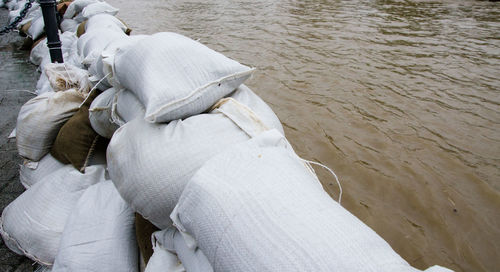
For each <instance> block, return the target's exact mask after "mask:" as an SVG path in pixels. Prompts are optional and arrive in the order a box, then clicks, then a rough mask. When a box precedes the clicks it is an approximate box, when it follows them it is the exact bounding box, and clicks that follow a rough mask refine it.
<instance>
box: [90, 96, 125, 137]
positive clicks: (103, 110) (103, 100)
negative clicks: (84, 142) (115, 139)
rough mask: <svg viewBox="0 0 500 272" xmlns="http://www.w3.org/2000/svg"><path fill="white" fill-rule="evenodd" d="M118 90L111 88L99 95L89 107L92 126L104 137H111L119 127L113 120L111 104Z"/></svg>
mask: <svg viewBox="0 0 500 272" xmlns="http://www.w3.org/2000/svg"><path fill="white" fill-rule="evenodd" d="M115 94H116V90H115V89H114V88H110V89H108V90H106V91H104V92H102V93H101V94H100V95H98V96H97V97H96V98H95V99H94V101H92V104H91V105H90V109H89V119H90V124H91V125H92V128H93V129H94V130H95V131H96V132H97V134H99V135H101V136H102V137H104V138H108V139H111V136H113V133H115V131H116V130H117V129H118V128H119V126H118V125H116V124H114V123H113V122H111V106H112V105H113V99H114V97H115Z"/></svg>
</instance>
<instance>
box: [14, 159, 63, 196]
mask: <svg viewBox="0 0 500 272" xmlns="http://www.w3.org/2000/svg"><path fill="white" fill-rule="evenodd" d="M63 167H64V164H63V163H60V162H59V161H58V160H56V159H54V157H52V156H51V155H50V154H47V155H45V156H44V157H43V158H42V159H41V160H40V161H39V162H32V161H28V160H25V161H24V162H23V164H21V167H20V169H19V180H20V181H21V184H22V185H23V186H24V188H26V189H28V188H30V187H31V186H33V184H35V183H37V182H39V181H40V180H42V179H43V178H44V177H46V176H47V175H49V174H51V173H52V172H55V171H57V170H59V169H61V168H63Z"/></svg>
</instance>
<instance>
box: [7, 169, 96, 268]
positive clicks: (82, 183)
mask: <svg viewBox="0 0 500 272" xmlns="http://www.w3.org/2000/svg"><path fill="white" fill-rule="evenodd" d="M104 171H105V169H104V167H103V166H92V167H89V168H87V171H86V173H85V174H82V173H80V172H78V171H77V170H75V169H74V168H73V166H71V165H67V166H64V167H63V168H61V169H59V170H57V171H55V172H53V173H52V174H50V175H48V176H46V177H45V178H43V179H42V180H41V181H40V182H37V183H36V184H34V185H33V186H32V187H31V188H29V189H28V190H27V191H26V192H24V193H23V194H21V195H20V196H19V197H18V198H16V200H14V201H13V202H12V203H10V204H9V205H8V206H7V207H6V208H5V209H4V210H3V212H2V218H1V219H0V233H1V235H2V238H3V240H4V242H5V244H6V245H7V246H8V247H9V249H11V250H12V251H14V252H16V253H19V254H24V255H26V256H27V257H28V258H30V259H32V260H34V261H36V262H38V263H40V264H43V265H52V264H53V262H54V258H55V256H56V254H57V251H58V249H59V242H60V239H61V234H62V232H63V230H64V227H65V224H66V221H67V219H68V216H69V215H70V214H71V213H72V212H73V210H74V206H75V204H76V203H77V201H78V199H79V198H80V196H81V195H82V194H83V192H84V191H85V189H87V188H88V187H89V186H90V185H92V184H95V183H97V182H99V181H103V180H104Z"/></svg>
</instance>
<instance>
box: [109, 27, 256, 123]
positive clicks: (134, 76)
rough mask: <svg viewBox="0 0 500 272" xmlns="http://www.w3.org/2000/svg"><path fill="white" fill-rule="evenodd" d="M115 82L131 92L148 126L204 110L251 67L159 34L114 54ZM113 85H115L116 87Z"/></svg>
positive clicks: (184, 39)
mask: <svg viewBox="0 0 500 272" xmlns="http://www.w3.org/2000/svg"><path fill="white" fill-rule="evenodd" d="M113 67H114V76H115V77H116V79H117V83H118V84H119V85H121V86H123V87H125V88H126V89H129V90H130V91H132V92H134V93H135V94H136V95H137V97H138V98H139V100H140V101H141V102H142V104H144V106H145V108H146V120H147V121H149V122H168V121H171V120H176V119H181V118H186V117H189V116H192V115H195V114H199V113H201V112H204V111H206V110H208V108H210V107H211V106H212V105H213V104H214V103H215V102H217V101H218V100H219V99H221V98H222V97H224V96H226V95H228V94H229V93H230V92H232V91H233V90H234V89H235V88H236V87H238V86H239V85H241V84H242V83H243V82H244V81H245V80H246V79H247V78H248V77H250V75H251V74H252V72H253V70H254V69H251V68H249V67H247V66H245V65H242V64H240V63H238V62H236V61H234V60H232V59H229V58H227V57H225V56H224V55H222V54H220V53H217V52H215V51H214V50H212V49H210V48H208V47H206V46H205V45H203V44H201V43H199V42H196V41H194V40H192V39H190V38H187V37H184V36H182V35H180V34H176V33H170V32H165V33H157V34H154V35H151V36H149V37H146V38H144V39H142V40H140V41H138V42H136V43H134V44H133V45H131V46H128V47H126V48H123V49H120V50H118V52H117V53H116V55H115V57H114V66H113ZM115 87H116V86H115Z"/></svg>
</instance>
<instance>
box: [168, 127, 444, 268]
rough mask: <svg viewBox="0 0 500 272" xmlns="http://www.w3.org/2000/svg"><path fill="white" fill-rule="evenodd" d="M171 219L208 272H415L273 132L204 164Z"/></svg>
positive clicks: (187, 187) (234, 147)
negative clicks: (210, 270)
mask: <svg viewBox="0 0 500 272" xmlns="http://www.w3.org/2000/svg"><path fill="white" fill-rule="evenodd" d="M207 215H210V216H207ZM171 216H172V219H173V221H174V223H175V226H177V228H178V229H179V230H180V231H181V232H183V237H184V240H185V241H186V243H187V245H189V246H190V247H191V248H195V247H196V246H198V247H199V248H200V249H201V250H202V252H203V253H204V254H205V256H206V257H207V258H208V260H209V262H210V264H211V265H212V267H213V268H214V270H215V271H394V272H400V271H419V270H417V269H415V268H413V267H411V266H410V265H409V264H408V263H407V262H406V261H405V260H403V259H402V258H401V257H400V256H399V255H398V254H397V253H396V252H394V251H393V250H392V248H391V247H390V245H389V244H387V242H385V241H384V240H383V239H382V238H381V237H380V236H378V235H377V234H376V233H375V232H374V231H373V230H372V229H370V228H369V227H368V226H366V225H365V224H364V223H363V222H361V221H360V220H359V219H357V218H356V217H355V216H354V215H352V214H351V213H349V212H348V211H347V210H346V209H344V208H343V207H342V206H340V205H339V204H338V203H337V202H336V201H334V200H333V199H332V198H331V197H330V196H329V195H328V194H327V193H326V192H325V191H324V190H323V187H322V186H321V184H320V183H319V181H318V179H317V177H316V175H315V174H314V172H313V171H312V170H311V168H310V167H309V166H308V165H307V164H305V163H304V161H303V160H302V159H300V158H299V157H298V156H297V155H296V154H295V152H294V151H293V148H292V147H291V145H290V144H289V143H288V142H287V141H286V139H285V138H284V136H283V135H281V133H279V132H277V131H275V130H272V131H267V132H264V133H262V134H260V135H259V136H256V137H255V138H253V139H251V140H249V141H247V142H245V143H242V144H240V145H234V146H233V148H232V149H230V150H227V151H226V152H224V153H220V154H218V155H216V156H214V157H213V158H212V159H210V160H209V161H207V162H206V163H205V164H204V166H203V167H201V168H200V169H199V170H198V171H197V172H196V174H195V175H194V176H193V177H192V178H191V180H190V182H189V184H188V185H187V186H186V188H185V190H184V192H183V193H182V196H181V198H180V199H179V203H178V204H177V206H176V208H175V210H174V212H173V213H172V215H171ZM442 271H445V270H442Z"/></svg>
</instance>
